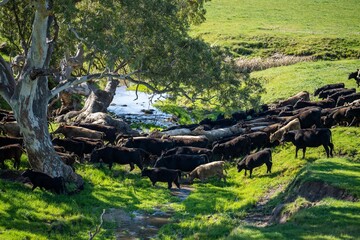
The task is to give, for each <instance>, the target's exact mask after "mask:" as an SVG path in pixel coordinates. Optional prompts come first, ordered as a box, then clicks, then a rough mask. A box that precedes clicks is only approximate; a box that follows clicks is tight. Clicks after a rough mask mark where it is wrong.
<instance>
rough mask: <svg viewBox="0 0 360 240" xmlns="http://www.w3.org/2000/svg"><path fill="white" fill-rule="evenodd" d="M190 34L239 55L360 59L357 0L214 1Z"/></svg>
mask: <svg viewBox="0 0 360 240" xmlns="http://www.w3.org/2000/svg"><path fill="white" fill-rule="evenodd" d="M206 10H207V15H206V19H207V20H206V22H204V23H203V24H201V25H199V26H196V27H193V28H192V34H193V35H194V36H200V37H202V38H203V39H204V40H206V41H207V42H209V43H211V44H214V45H220V46H227V47H229V48H230V49H231V50H232V51H233V52H234V53H237V54H240V55H260V56H266V55H271V54H272V53H274V52H277V51H281V52H282V53H286V54H295V55H314V56H318V57H320V58H323V59H339V58H346V57H359V56H360V38H359V37H360V17H359V12H360V4H359V1H357V0H293V1H287V0H270V1H269V0H212V1H211V2H209V3H207V4H206Z"/></svg>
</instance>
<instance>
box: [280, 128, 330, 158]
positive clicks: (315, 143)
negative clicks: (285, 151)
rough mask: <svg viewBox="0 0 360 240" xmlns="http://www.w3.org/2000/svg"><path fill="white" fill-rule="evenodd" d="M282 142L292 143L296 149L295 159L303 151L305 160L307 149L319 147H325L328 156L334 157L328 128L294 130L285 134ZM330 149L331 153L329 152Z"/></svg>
mask: <svg viewBox="0 0 360 240" xmlns="http://www.w3.org/2000/svg"><path fill="white" fill-rule="evenodd" d="M280 141H281V142H292V143H293V144H294V145H295V147H296V152H295V158H297V153H298V151H299V149H301V148H302V149H303V158H305V152H306V148H307V147H319V146H321V145H323V146H324V148H325V151H326V155H327V157H329V155H330V156H331V157H332V156H333V149H334V144H333V143H332V140H331V131H330V129H328V128H310V129H300V130H293V131H288V132H286V133H284V135H283V136H282V139H281V140H280ZM329 147H330V151H329Z"/></svg>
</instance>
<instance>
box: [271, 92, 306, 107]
mask: <svg viewBox="0 0 360 240" xmlns="http://www.w3.org/2000/svg"><path fill="white" fill-rule="evenodd" d="M300 99H303V100H304V101H310V94H309V93H308V92H307V91H302V92H299V93H297V94H295V95H294V96H291V97H289V98H288V99H286V100H282V101H279V103H278V104H277V105H276V107H284V106H286V105H291V106H293V105H294V104H295V103H296V102H297V101H299V100H300Z"/></svg>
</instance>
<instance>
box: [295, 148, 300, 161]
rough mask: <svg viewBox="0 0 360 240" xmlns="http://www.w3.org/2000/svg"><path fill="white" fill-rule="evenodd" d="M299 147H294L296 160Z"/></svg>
mask: <svg viewBox="0 0 360 240" xmlns="http://www.w3.org/2000/svg"><path fill="white" fill-rule="evenodd" d="M299 149H300V148H299V147H296V150H295V158H297V157H298V151H299Z"/></svg>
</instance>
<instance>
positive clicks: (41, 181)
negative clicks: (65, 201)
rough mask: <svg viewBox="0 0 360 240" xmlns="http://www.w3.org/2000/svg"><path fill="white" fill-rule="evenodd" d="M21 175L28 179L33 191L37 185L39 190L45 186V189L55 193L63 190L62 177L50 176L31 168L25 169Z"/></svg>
mask: <svg viewBox="0 0 360 240" xmlns="http://www.w3.org/2000/svg"><path fill="white" fill-rule="evenodd" d="M21 175H22V176H23V177H27V178H29V179H30V182H31V183H32V185H33V187H32V189H31V190H32V191H34V189H35V188H37V187H39V188H40V189H41V190H43V188H45V189H46V190H49V191H54V192H55V193H57V194H61V193H64V192H65V182H64V178H63V177H54V178H52V177H50V176H49V175H47V174H45V173H42V172H36V171H33V170H32V169H28V170H26V171H25V172H23V173H22V174H21Z"/></svg>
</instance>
